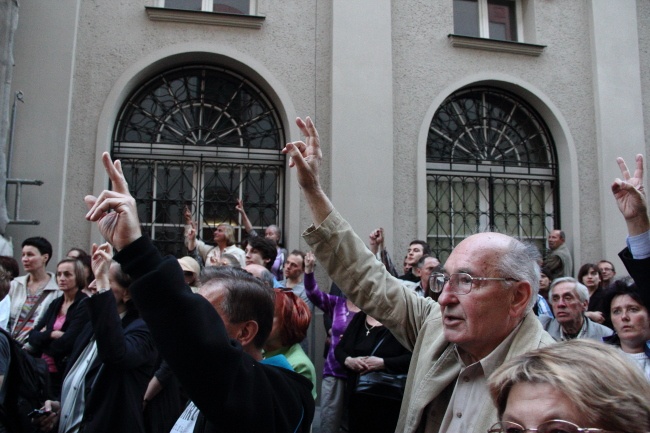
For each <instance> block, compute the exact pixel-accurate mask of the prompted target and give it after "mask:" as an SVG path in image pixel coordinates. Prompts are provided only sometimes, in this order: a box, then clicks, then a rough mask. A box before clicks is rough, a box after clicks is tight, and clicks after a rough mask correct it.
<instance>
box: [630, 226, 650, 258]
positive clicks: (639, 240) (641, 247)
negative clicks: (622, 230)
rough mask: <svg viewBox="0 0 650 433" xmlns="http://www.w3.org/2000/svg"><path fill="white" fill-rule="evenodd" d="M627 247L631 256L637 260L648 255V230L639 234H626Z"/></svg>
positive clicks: (649, 236) (649, 253) (649, 249)
mask: <svg viewBox="0 0 650 433" xmlns="http://www.w3.org/2000/svg"><path fill="white" fill-rule="evenodd" d="M627 247H628V248H629V249H630V253H631V254H632V257H633V258H635V259H637V260H639V259H646V258H648V257H650V230H649V231H647V232H645V233H641V234H640V235H636V236H628V237H627Z"/></svg>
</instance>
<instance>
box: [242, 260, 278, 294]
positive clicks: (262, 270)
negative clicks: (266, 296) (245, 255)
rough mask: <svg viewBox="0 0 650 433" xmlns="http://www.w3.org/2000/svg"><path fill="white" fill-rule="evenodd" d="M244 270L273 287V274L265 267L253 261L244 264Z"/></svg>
mask: <svg viewBox="0 0 650 433" xmlns="http://www.w3.org/2000/svg"><path fill="white" fill-rule="evenodd" d="M244 270H245V271H247V272H248V273H250V274H251V275H252V276H254V277H255V278H259V279H260V280H262V282H264V284H266V285H267V286H268V287H271V288H272V287H273V274H272V273H271V272H269V270H268V269H266V267H264V266H262V265H258V264H255V263H251V264H249V265H246V266H244Z"/></svg>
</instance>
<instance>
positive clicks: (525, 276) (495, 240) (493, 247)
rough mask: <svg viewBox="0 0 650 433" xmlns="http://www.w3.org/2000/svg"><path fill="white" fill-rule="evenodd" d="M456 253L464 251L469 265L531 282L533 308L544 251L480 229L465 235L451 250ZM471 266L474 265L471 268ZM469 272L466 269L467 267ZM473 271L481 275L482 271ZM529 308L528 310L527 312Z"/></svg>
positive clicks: (510, 237) (528, 309)
mask: <svg viewBox="0 0 650 433" xmlns="http://www.w3.org/2000/svg"><path fill="white" fill-rule="evenodd" d="M456 253H462V256H463V257H464V258H466V262H467V263H466V266H470V265H471V267H473V268H478V269H481V270H482V271H483V272H487V273H489V274H490V275H483V276H499V277H504V278H511V279H513V280H517V281H525V282H527V283H528V284H530V287H531V296H530V299H529V301H528V308H527V311H530V310H532V308H533V306H534V305H535V302H536V301H537V293H538V292H539V278H540V268H539V264H538V263H539V261H540V259H541V255H540V253H539V250H538V249H537V247H536V246H535V245H533V244H531V243H524V242H522V241H520V240H518V239H515V238H513V237H512V236H508V235H505V234H502V233H495V232H485V233H477V234H474V235H471V236H469V237H467V238H465V239H464V240H463V241H461V242H460V243H459V244H458V245H457V246H456V248H454V250H453V251H452V252H451V255H450V256H449V258H452V256H453V255H454V254H456ZM468 269H470V270H471V268H468ZM465 272H467V271H465ZM467 273H469V274H470V275H474V276H481V275H479V274H472V272H467ZM527 311H526V312H527Z"/></svg>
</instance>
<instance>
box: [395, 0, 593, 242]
mask: <svg viewBox="0 0 650 433" xmlns="http://www.w3.org/2000/svg"><path fill="white" fill-rule="evenodd" d="M530 3H531V6H534V7H535V17H536V21H535V22H536V43H538V44H541V45H546V46H547V47H546V49H545V50H544V52H543V54H542V55H541V56H540V57H529V56H522V55H515V54H507V53H495V52H488V51H481V50H473V49H462V48H454V47H452V46H451V43H450V42H449V40H448V37H447V35H448V34H450V33H453V19H452V17H453V15H452V2H435V3H434V4H433V5H429V4H427V6H430V7H429V8H425V7H424V5H423V4H422V2H418V1H404V2H399V4H394V6H393V10H394V18H393V19H394V21H393V22H394V34H393V36H394V42H393V43H394V53H395V54H394V55H395V61H394V69H395V83H396V84H395V138H394V141H395V143H396V146H397V150H396V152H395V171H396V180H395V197H396V201H397V200H399V201H400V210H399V211H398V213H396V215H395V221H394V224H395V236H396V239H397V240H398V242H397V243H396V250H397V251H405V250H406V246H407V243H408V241H409V240H410V239H412V238H414V237H421V238H422V237H424V236H425V235H426V227H425V225H424V224H423V223H424V222H426V186H425V185H424V163H423V160H424V158H425V150H424V146H425V144H426V143H425V141H426V136H421V135H420V136H419V135H418V134H419V133H420V132H421V130H422V129H423V128H426V126H428V124H429V123H430V121H431V116H432V113H433V112H434V111H435V108H436V107H437V105H438V104H439V103H440V102H442V100H444V98H446V97H447V96H448V95H449V94H450V93H451V92H452V91H454V90H456V89H458V88H459V87H462V86H463V85H466V84H469V83H471V82H477V81H484V82H489V81H492V84H495V85H500V86H503V87H505V88H508V89H509V90H512V91H515V92H517V93H519V94H520V95H522V96H523V97H525V98H526V99H527V100H528V101H529V102H531V103H532V104H533V105H535V106H536V108H538V110H540V111H541V112H542V114H543V115H546V116H545V117H547V119H548V120H547V121H549V123H550V121H555V122H556V123H557V119H553V118H552V117H551V115H552V113H550V111H551V110H548V105H547V106H544V103H543V102H542V100H544V99H545V100H546V102H547V103H548V102H550V103H551V104H552V106H553V107H552V108H553V109H554V110H555V114H553V115H552V116H554V117H561V118H562V119H563V120H566V125H564V128H565V129H568V130H566V131H564V134H565V135H567V136H569V137H568V140H569V141H571V139H572V140H573V143H575V146H576V148H577V149H576V150H577V152H572V151H571V149H569V148H568V146H569V145H570V143H569V142H567V137H556V140H557V139H558V138H559V140H557V142H556V145H557V147H558V151H559V153H560V154H561V155H563V156H565V157H564V158H562V159H561V165H560V182H561V184H560V188H561V194H562V204H561V217H562V225H563V227H562V228H563V229H565V230H566V231H567V233H568V235H569V238H570V243H571V244H574V243H576V242H577V240H579V239H581V238H582V239H583V240H584V239H588V241H589V244H590V245H591V246H590V248H593V249H599V248H600V244H599V214H598V191H593V189H592V188H590V185H593V183H594V182H595V181H596V180H597V161H596V160H595V159H594V158H592V157H590V156H589V155H590V153H591V152H588V151H587V150H593V147H592V145H591V143H594V139H595V128H594V111H593V92H592V86H591V57H590V49H589V25H588V20H587V16H586V13H587V12H586V9H585V2H548V1H537V2H535V3H534V4H533V3H532V2H530ZM508 82H510V83H515V85H512V84H511V85H509V84H508ZM530 94H533V95H536V96H537V98H536V99H531V98H530ZM434 101H435V103H434ZM543 109H544V110H543ZM425 114H426V117H425ZM558 128H561V126H559V125H558ZM557 132H559V131H557ZM572 153H573V154H575V153H577V154H579V155H581V156H580V157H579V158H578V160H577V161H576V160H572V159H571V155H572ZM576 170H579V176H574V174H575V171H576ZM577 178H579V179H580V180H579V183H578V184H576V183H574V180H575V179H577ZM418 182H419V184H420V188H419V189H418V188H417V185H418ZM576 186H578V188H579V190H578V191H579V196H580V208H581V210H582V211H583V218H582V220H581V221H579V220H578V218H577V217H575V210H576V209H575V208H576V207H577V204H578V202H577V200H576V199H577V198H578V194H574V192H578V191H576V188H575V187H576ZM582 197H584V198H585V199H584V200H583V199H582ZM396 204H397V203H396ZM418 222H420V226H418ZM580 223H581V224H580Z"/></svg>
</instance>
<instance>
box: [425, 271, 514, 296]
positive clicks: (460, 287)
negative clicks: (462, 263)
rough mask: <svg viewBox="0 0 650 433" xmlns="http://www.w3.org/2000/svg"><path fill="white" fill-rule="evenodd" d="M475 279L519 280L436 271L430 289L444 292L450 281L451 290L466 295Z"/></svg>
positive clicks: (432, 276) (430, 279) (430, 278)
mask: <svg viewBox="0 0 650 433" xmlns="http://www.w3.org/2000/svg"><path fill="white" fill-rule="evenodd" d="M475 281H519V280H516V279H514V278H493V277H472V276H471V275H470V274H466V273H464V272H459V273H457V274H451V275H447V274H442V273H440V272H434V273H433V274H431V276H430V277H429V290H431V291H432V292H433V293H442V289H444V288H445V285H446V284H447V283H449V290H450V291H451V293H454V294H456V295H466V294H468V293H469V292H470V291H471V290H472V285H473V284H474V282H475Z"/></svg>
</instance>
